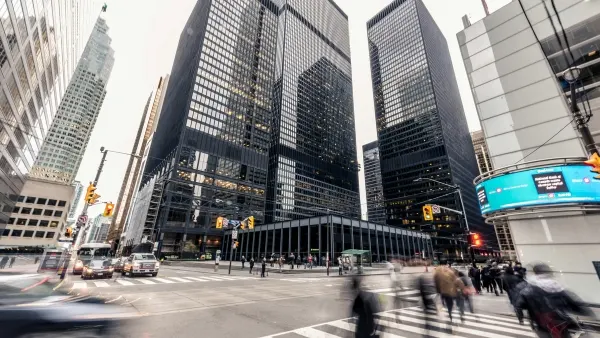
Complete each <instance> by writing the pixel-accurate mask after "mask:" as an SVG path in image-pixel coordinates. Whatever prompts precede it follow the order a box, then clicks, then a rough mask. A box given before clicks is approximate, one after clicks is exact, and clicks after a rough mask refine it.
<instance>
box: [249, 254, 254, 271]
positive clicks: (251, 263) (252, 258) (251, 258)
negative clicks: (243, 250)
mask: <svg viewBox="0 0 600 338" xmlns="http://www.w3.org/2000/svg"><path fill="white" fill-rule="evenodd" d="M252 268H254V257H250V271H249V273H250V274H252Z"/></svg>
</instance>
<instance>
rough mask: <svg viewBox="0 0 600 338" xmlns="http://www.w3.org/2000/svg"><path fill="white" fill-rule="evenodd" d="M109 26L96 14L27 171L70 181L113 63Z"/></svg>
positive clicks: (92, 126)
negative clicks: (47, 128)
mask: <svg viewBox="0 0 600 338" xmlns="http://www.w3.org/2000/svg"><path fill="white" fill-rule="evenodd" d="M110 43H111V39H110V37H109V36H108V26H107V25H106V21H105V20H104V19H103V18H98V20H97V21H96V26H95V27H94V30H93V31H92V34H91V36H90V39H89V40H88V43H87V45H86V46H85V50H84V51H83V54H82V55H81V59H80V60H79V63H78V64H77V69H76V70H75V73H74V74H73V78H72V79H71V81H70V82H69V86H68V87H67V91H66V93H65V96H64V97H63V99H62V101H61V103H60V106H59V107H58V111H57V113H56V117H55V119H54V120H53V121H52V125H51V127H50V130H49V132H48V136H47V137H46V139H44V143H43V145H42V149H41V151H40V156H38V158H37V160H36V161H35V164H34V166H33V168H32V170H31V173H30V175H31V176H32V177H35V178H39V179H44V180H49V181H55V182H62V183H66V184H71V183H72V182H73V180H74V179H75V176H76V175H77V171H78V170H79V165H80V164H81V160H82V159H83V154H84V152H85V149H86V147H87V144H88V141H89V140H90V136H91V135H92V130H93V129H94V125H95V124H96V120H97V119H98V114H99V113H100V108H101V107H102V102H103V101H104V96H105V95H106V89H105V88H106V84H107V82H108V79H109V77H110V73H111V71H112V67H113V64H114V61H115V60H114V51H113V50H112V48H111V47H110Z"/></svg>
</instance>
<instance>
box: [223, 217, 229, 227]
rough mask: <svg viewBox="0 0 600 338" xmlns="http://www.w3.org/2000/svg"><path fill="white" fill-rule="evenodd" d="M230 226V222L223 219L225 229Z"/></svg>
mask: <svg viewBox="0 0 600 338" xmlns="http://www.w3.org/2000/svg"><path fill="white" fill-rule="evenodd" d="M228 226H229V220H228V219H227V218H225V217H223V228H227V227H228Z"/></svg>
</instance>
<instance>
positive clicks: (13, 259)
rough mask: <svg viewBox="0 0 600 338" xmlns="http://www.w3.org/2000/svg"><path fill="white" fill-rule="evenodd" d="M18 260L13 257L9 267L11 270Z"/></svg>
mask: <svg viewBox="0 0 600 338" xmlns="http://www.w3.org/2000/svg"><path fill="white" fill-rule="evenodd" d="M16 259H17V258H16V257H15V256H12V257H11V258H10V264H9V265H8V267H9V268H12V266H13V264H15V260H16Z"/></svg>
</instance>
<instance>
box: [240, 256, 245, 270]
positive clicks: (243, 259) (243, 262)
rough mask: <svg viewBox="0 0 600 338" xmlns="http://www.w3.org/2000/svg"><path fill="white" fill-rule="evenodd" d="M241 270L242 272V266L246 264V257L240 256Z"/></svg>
mask: <svg viewBox="0 0 600 338" xmlns="http://www.w3.org/2000/svg"><path fill="white" fill-rule="evenodd" d="M241 261H242V270H244V264H246V257H244V255H242V259H241Z"/></svg>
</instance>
